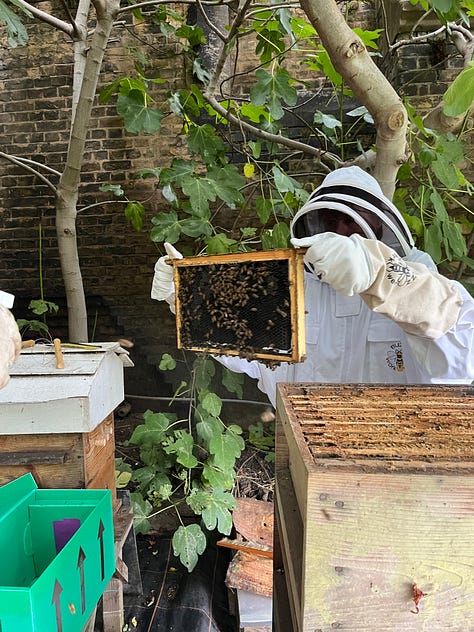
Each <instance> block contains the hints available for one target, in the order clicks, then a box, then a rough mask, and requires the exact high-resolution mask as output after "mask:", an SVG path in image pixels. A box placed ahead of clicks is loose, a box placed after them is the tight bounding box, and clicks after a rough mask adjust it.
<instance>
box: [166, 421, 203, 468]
mask: <svg viewBox="0 0 474 632" xmlns="http://www.w3.org/2000/svg"><path fill="white" fill-rule="evenodd" d="M193 448H194V439H193V437H192V435H190V434H189V432H186V431H185V430H176V432H175V439H171V438H168V439H167V440H166V443H165V444H164V445H163V450H164V451H165V452H166V454H176V460H177V461H178V463H181V465H184V467H187V468H188V469H191V468H193V467H196V465H197V464H198V460H197V459H196V457H195V456H194V454H193Z"/></svg>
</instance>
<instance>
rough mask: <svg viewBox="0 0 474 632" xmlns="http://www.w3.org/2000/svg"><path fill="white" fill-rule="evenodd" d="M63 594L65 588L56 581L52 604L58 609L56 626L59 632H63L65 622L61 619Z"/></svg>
mask: <svg viewBox="0 0 474 632" xmlns="http://www.w3.org/2000/svg"><path fill="white" fill-rule="evenodd" d="M62 592H63V587H62V586H61V584H60V583H59V582H58V580H57V579H55V580H54V589H53V598H52V600H51V603H52V604H53V603H54V605H55V607H56V626H57V629H58V632H63V620H62V618H61V603H60V602H61V593H62Z"/></svg>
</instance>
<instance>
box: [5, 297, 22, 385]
mask: <svg viewBox="0 0 474 632" xmlns="http://www.w3.org/2000/svg"><path fill="white" fill-rule="evenodd" d="M11 299H13V297H12V295H11V294H7V293H6V292H0V388H3V387H4V386H6V385H7V384H8V382H9V380H10V368H11V366H12V364H13V363H14V362H15V360H16V359H17V358H18V355H19V353H20V350H21V336H20V332H19V331H18V326H17V324H16V321H15V319H14V317H13V314H12V313H11V312H10V310H9V309H8V307H6V305H8V306H11V304H12V301H11Z"/></svg>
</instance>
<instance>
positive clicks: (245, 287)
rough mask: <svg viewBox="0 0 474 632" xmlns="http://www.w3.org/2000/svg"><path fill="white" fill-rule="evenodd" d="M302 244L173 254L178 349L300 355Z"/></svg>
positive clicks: (275, 357) (263, 356)
mask: <svg viewBox="0 0 474 632" xmlns="http://www.w3.org/2000/svg"><path fill="white" fill-rule="evenodd" d="M304 252H305V251H304V250H295V249H294V248H292V249H280V250H271V251H263V252H246V253H235V254H225V255H213V256H202V257H186V258H184V259H172V260H170V263H172V265H173V266H174V281H175V286H176V329H177V346H178V349H189V350H192V351H204V352H208V353H213V354H216V355H240V356H243V357H246V358H248V359H253V358H258V359H260V360H264V361H265V360H268V361H279V362H282V361H283V362H300V361H301V360H303V359H304V353H305V335H304V313H305V312H304V286H303V277H304V264H303V256H304Z"/></svg>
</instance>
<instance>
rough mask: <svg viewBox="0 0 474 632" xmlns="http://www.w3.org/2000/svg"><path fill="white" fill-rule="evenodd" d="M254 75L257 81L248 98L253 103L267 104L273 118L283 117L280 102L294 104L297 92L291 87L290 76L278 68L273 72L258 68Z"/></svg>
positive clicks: (256, 104) (257, 104)
mask: <svg viewBox="0 0 474 632" xmlns="http://www.w3.org/2000/svg"><path fill="white" fill-rule="evenodd" d="M255 76H256V77H257V83H256V84H255V85H254V86H252V88H251V90H250V100H251V102H252V104H253V105H255V106H260V105H264V104H265V103H267V104H268V110H269V112H270V115H271V116H272V118H273V119H275V120H279V119H281V118H282V117H283V114H284V111H283V108H282V105H281V102H282V101H284V102H285V103H286V104H287V105H289V106H293V105H296V102H297V100H298V93H297V91H296V89H295V88H293V87H292V86H291V85H290V83H291V77H290V75H289V74H288V72H286V71H285V70H283V69H281V68H279V69H278V70H277V71H275V72H274V73H273V74H270V73H268V72H267V71H266V70H264V69H263V68H259V69H258V70H257V71H256V73H255Z"/></svg>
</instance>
